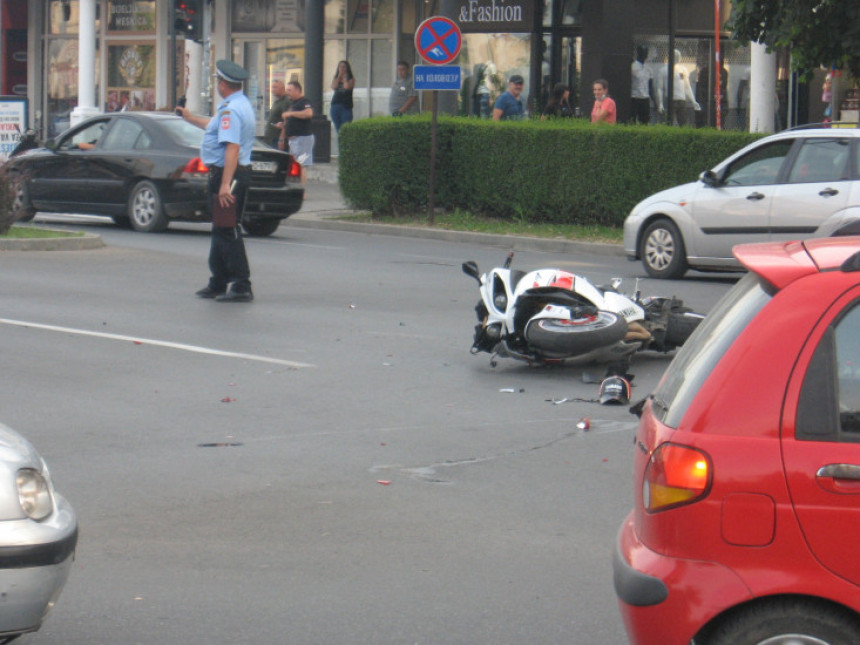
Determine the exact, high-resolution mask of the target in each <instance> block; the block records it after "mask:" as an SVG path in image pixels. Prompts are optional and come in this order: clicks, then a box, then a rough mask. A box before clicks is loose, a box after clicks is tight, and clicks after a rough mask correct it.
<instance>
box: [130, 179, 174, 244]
mask: <svg viewBox="0 0 860 645" xmlns="http://www.w3.org/2000/svg"><path fill="white" fill-rule="evenodd" d="M128 219H129V221H130V222H131V226H132V228H134V230H135V231H140V232H141V233H155V232H158V231H163V230H164V229H166V228H167V217H166V216H165V214H164V209H163V208H162V207H161V195H159V193H158V188H157V187H156V186H155V184H153V183H152V182H151V181H142V182H140V183H138V184H137V185H135V187H134V190H132V191H131V197H130V198H129V200H128Z"/></svg>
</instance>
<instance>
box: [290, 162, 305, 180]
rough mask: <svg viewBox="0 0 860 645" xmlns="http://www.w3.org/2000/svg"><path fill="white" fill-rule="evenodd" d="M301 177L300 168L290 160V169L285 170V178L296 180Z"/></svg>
mask: <svg viewBox="0 0 860 645" xmlns="http://www.w3.org/2000/svg"><path fill="white" fill-rule="evenodd" d="M301 176H302V167H301V166H300V165H299V163H298V162H297V161H296V160H295V159H290V167H289V169H288V170H287V177H292V178H294V179H295V178H298V177H301Z"/></svg>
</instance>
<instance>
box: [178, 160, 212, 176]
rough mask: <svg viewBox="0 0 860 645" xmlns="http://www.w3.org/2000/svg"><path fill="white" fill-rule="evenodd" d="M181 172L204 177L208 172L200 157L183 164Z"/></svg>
mask: <svg viewBox="0 0 860 645" xmlns="http://www.w3.org/2000/svg"><path fill="white" fill-rule="evenodd" d="M182 172H183V173H186V174H189V175H205V174H206V173H208V172H209V168H208V167H207V166H206V164H204V163H203V160H202V159H201V158H200V157H194V159H192V160H191V161H189V162H188V163H187V164H185V168H183V169H182Z"/></svg>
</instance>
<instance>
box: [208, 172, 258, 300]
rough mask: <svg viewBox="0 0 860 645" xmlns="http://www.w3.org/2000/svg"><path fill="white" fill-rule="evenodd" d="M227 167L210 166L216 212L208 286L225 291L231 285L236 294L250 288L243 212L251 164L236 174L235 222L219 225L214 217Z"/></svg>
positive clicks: (211, 202) (212, 206)
mask: <svg viewBox="0 0 860 645" xmlns="http://www.w3.org/2000/svg"><path fill="white" fill-rule="evenodd" d="M223 171H224V169H223V168H221V167H219V166H210V168H209V183H208V192H209V207H210V209H211V211H210V212H212V213H213V222H212V244H211V246H210V247H209V271H210V272H211V274H212V275H211V277H210V278H209V288H210V289H212V290H213V291H217V292H219V293H220V292H222V291H224V290H225V289H226V288H227V285H228V284H229V285H230V289H231V290H232V291H235V292H237V293H247V292H248V291H250V289H251V269H250V267H249V266H248V256H247V254H246V253H245V242H244V240H243V239H242V213H243V212H244V210H245V199H246V197H247V195H248V186H249V184H250V180H251V167H250V166H238V167H237V168H236V172H235V173H234V174H233V179H234V180H235V182H236V188H235V189H234V190H233V195H234V196H235V197H236V201H235V202H234V204H233V205H234V207H235V225H232V226H219V225H216V221H215V219H216V217H214V215H215V213H216V208H217V199H218V191H219V190H220V188H221V176H222V173H223Z"/></svg>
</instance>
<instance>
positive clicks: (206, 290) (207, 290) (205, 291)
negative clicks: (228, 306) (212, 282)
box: [194, 287, 224, 298]
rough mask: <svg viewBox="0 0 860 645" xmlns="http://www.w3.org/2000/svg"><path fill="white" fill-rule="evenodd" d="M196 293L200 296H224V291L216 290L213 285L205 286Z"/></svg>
mask: <svg viewBox="0 0 860 645" xmlns="http://www.w3.org/2000/svg"><path fill="white" fill-rule="evenodd" d="M194 295H195V296H197V297H198V298H217V297H218V296H223V295H224V291H215V289H213V288H212V287H203V288H202V289H201V290H200V291H195V292H194Z"/></svg>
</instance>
